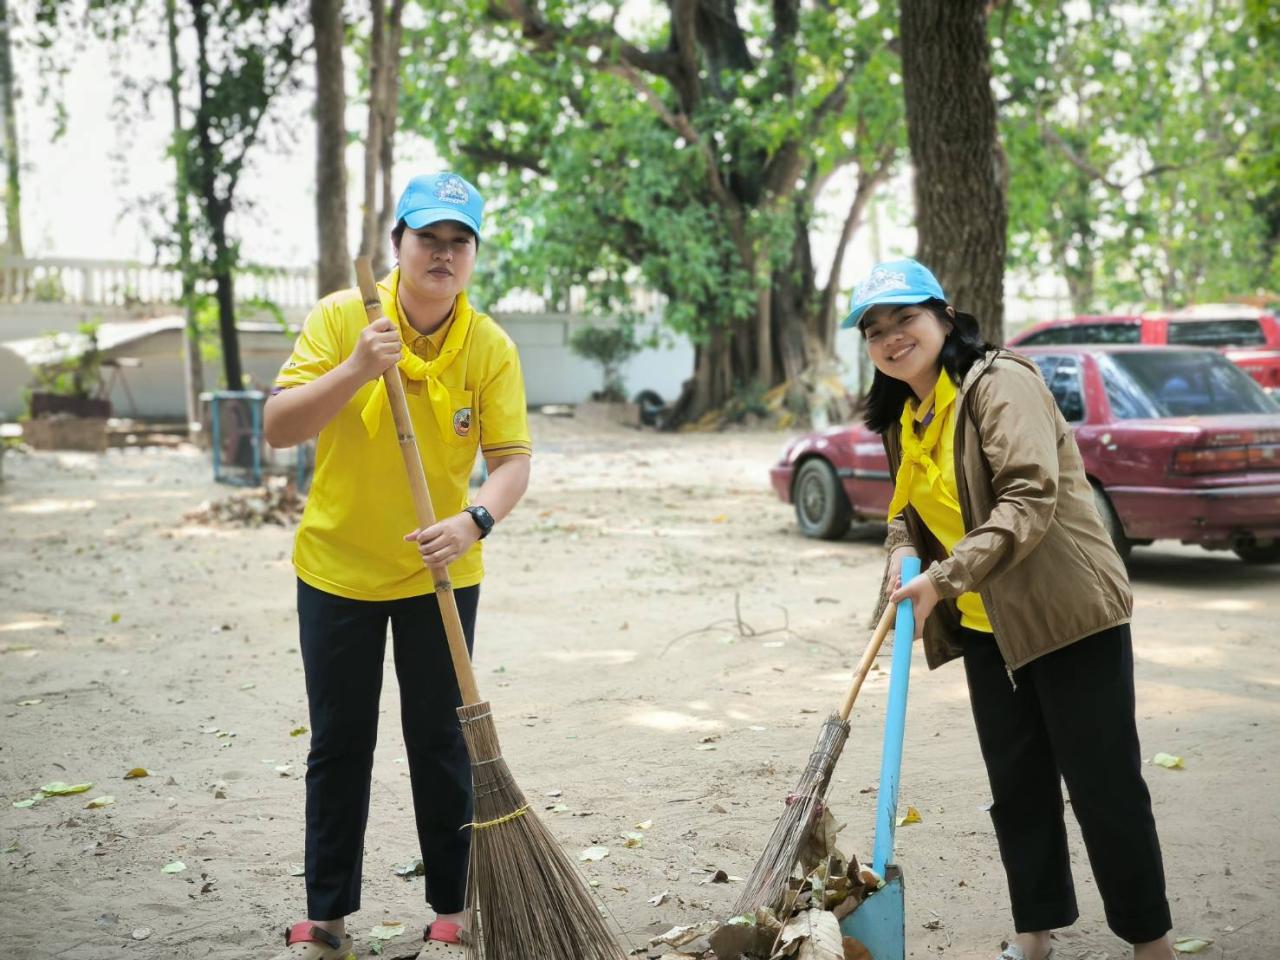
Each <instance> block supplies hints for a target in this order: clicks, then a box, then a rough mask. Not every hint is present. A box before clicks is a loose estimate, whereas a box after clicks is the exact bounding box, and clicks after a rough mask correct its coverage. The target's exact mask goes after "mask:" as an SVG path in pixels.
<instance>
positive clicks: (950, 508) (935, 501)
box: [889, 370, 992, 633]
mask: <svg viewBox="0 0 1280 960" xmlns="http://www.w3.org/2000/svg"><path fill="white" fill-rule="evenodd" d="M955 400H956V385H955V384H954V383H952V382H951V377H950V376H948V375H947V372H946V371H945V370H943V371H942V372H941V373H940V374H939V375H938V382H937V384H936V385H935V386H934V388H933V392H932V393H931V394H929V396H927V397H925V398H924V399H923V400H922V401H920V402H919V403H918V404H917V403H916V402H915V401H914V400H908V401H907V402H906V404H905V405H904V406H903V410H902V430H903V433H904V434H905V433H906V431H908V430H912V431H914V430H915V429H916V424H917V423H919V424H923V423H924V420H925V417H926V416H928V413H929V411H930V410H931V409H932V410H933V415H934V417H942V418H943V422H942V424H941V432H940V433H939V434H938V440H937V444H936V445H935V446H934V447H933V448H932V449H930V450H924V451H922V452H923V453H924V455H925V456H926V457H928V458H929V459H930V460H932V461H933V462H934V463H935V464H936V465H937V467H938V475H937V477H936V478H935V480H934V481H933V482H932V483H931V482H930V480H929V476H928V474H927V473H926V472H925V471H924V470H920V469H913V470H912V471H911V476H910V486H909V487H908V490H907V502H908V503H910V504H911V506H913V507H915V510H916V513H918V514H919V515H920V519H921V520H923V521H924V525H925V526H926V527H928V528H929V532H930V533H932V534H933V535H934V537H936V538H937V540H938V542H939V543H941V544H942V546H943V548H944V549H945V550H946V551H947V553H948V554H950V553H951V551H952V550H954V549H955V545H956V543H958V542H959V541H960V539H961V538H962V537H963V536H964V533H965V530H964V518H963V517H962V515H961V513H960V501H959V499H958V497H957V494H956V458H955V454H954V440H955V433H956V403H955ZM920 433H923V430H921V431H920ZM917 435H918V434H917ZM889 519H893V518H892V517H890V518H889ZM956 606H957V607H959V608H960V624H961V626H964V627H968V628H969V629H970V630H979V631H981V632H983V633H991V632H992V630H991V621H990V620H989V619H988V618H987V610H986V608H985V607H984V606H983V605H982V598H981V597H979V596H978V595H977V594H976V593H962V594H960V596H958V597H957V598H956Z"/></svg>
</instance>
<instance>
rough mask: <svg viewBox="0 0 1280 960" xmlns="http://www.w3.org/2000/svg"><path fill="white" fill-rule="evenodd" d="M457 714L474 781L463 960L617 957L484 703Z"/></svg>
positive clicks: (594, 907) (593, 904)
mask: <svg viewBox="0 0 1280 960" xmlns="http://www.w3.org/2000/svg"><path fill="white" fill-rule="evenodd" d="M458 717H459V718H460V719H461V721H462V733H463V736H464V737H465V739H466V741H467V749H468V750H469V751H470V753H471V775H472V781H473V783H474V785H475V813H474V820H475V822H474V823H473V824H472V825H471V828H472V829H471V865H470V873H469V876H468V888H469V895H468V898H467V902H468V911H469V912H470V923H469V924H468V930H469V932H470V936H469V937H468V938H467V944H466V956H467V958H468V960H621V958H622V957H623V955H624V954H623V950H622V949H621V948H620V947H619V946H618V944H617V941H616V940H615V939H614V938H613V936H612V935H611V934H610V933H609V931H608V929H607V928H606V926H605V923H604V920H603V918H602V917H601V915H600V908H599V907H598V906H597V905H596V902H595V900H594V898H593V897H592V896H591V894H590V893H589V892H588V890H587V888H586V884H584V883H583V881H582V877H581V875H580V874H579V873H578V870H577V867H576V866H575V865H574V863H573V862H572V861H570V860H569V858H568V857H567V856H565V853H564V851H563V850H562V849H561V848H560V845H559V843H557V842H556V839H555V837H553V836H552V835H551V833H550V831H548V830H547V828H546V827H545V826H544V825H543V823H542V822H541V821H540V820H539V819H538V817H537V814H536V813H535V812H534V811H533V810H532V809H531V807H530V806H529V801H528V800H527V799H526V798H525V795H524V793H523V792H522V791H521V790H520V787H519V786H518V785H517V784H516V782H515V779H514V778H513V777H512V776H511V771H510V770H509V769H508V767H507V763H506V761H505V760H503V759H502V747H501V745H500V744H499V743H498V731H497V728H496V726H495V725H494V722H493V714H492V713H491V711H490V709H489V704H487V703H477V704H472V705H470V706H464V707H460V708H459V709H458Z"/></svg>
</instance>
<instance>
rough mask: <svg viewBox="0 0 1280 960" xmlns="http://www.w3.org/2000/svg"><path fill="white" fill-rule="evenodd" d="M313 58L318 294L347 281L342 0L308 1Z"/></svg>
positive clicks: (345, 127) (321, 294)
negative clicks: (314, 70)
mask: <svg viewBox="0 0 1280 960" xmlns="http://www.w3.org/2000/svg"><path fill="white" fill-rule="evenodd" d="M310 2H311V28H312V30H313V32H314V34H315V57H316V241H317V244H318V247H319V252H320V257H319V267H318V269H317V271H316V285H317V287H318V293H319V295H320V296H322V297H323V296H324V295H325V294H328V293H332V292H333V291H334V290H339V289H341V288H343V287H347V286H350V284H351V256H350V254H349V253H348V248H347V161H346V155H347V123H346V113H347V95H346V78H345V73H346V71H345V69H344V63H343V55H342V48H343V45H344V43H345V30H344V24H343V20H342V0H310Z"/></svg>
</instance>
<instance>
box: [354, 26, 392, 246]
mask: <svg viewBox="0 0 1280 960" xmlns="http://www.w3.org/2000/svg"><path fill="white" fill-rule="evenodd" d="M369 12H370V15H371V18H370V24H371V27H370V31H369V117H368V121H367V123H366V126H365V135H364V203H363V206H362V208H361V210H362V213H361V229H360V255H361V256H365V257H372V258H373V259H374V260H375V261H378V260H380V259H381V257H380V256H379V254H378V251H379V249H380V246H379V242H378V241H379V237H378V170H379V168H380V167H381V165H382V159H381V149H382V75H383V71H384V69H385V67H386V41H385V39H384V38H385V36H386V20H387V14H386V3H385V0H369Z"/></svg>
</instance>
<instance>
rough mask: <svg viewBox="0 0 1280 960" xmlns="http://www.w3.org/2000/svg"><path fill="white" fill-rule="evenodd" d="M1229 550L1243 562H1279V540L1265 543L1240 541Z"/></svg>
mask: <svg viewBox="0 0 1280 960" xmlns="http://www.w3.org/2000/svg"><path fill="white" fill-rule="evenodd" d="M1231 552H1232V553H1234V554H1235V555H1236V556H1237V557H1239V558H1240V559H1241V560H1243V561H1244V562H1245V563H1280V540H1272V541H1271V542H1270V543H1268V544H1265V545H1259V544H1256V543H1250V544H1243V543H1242V544H1238V545H1237V546H1234V547H1232V548H1231Z"/></svg>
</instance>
